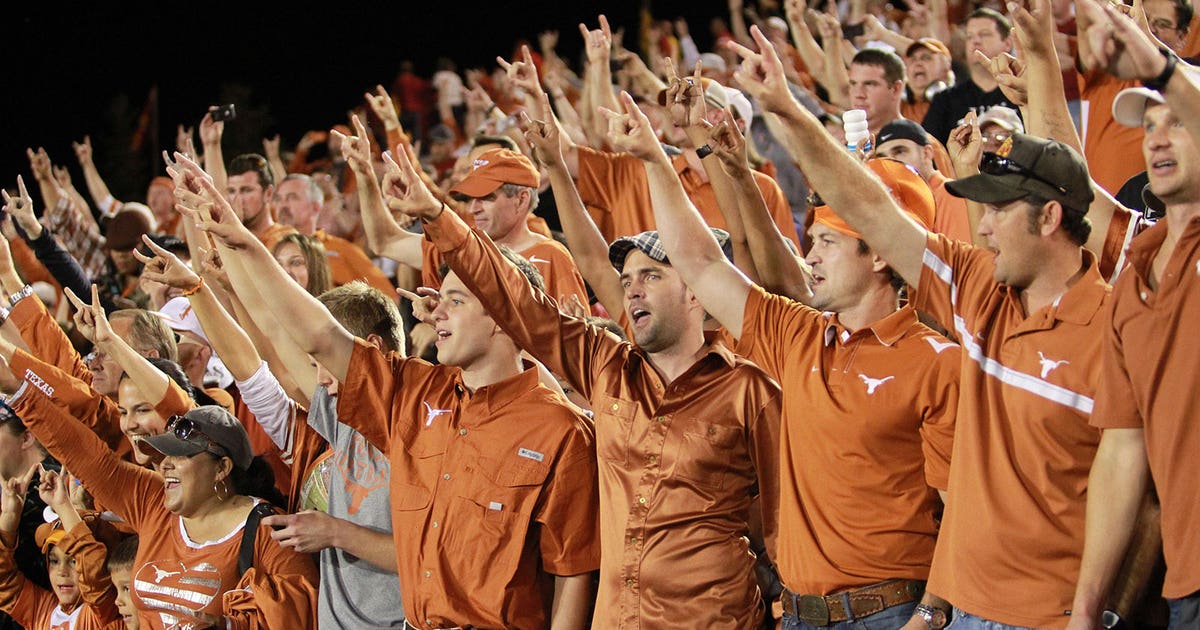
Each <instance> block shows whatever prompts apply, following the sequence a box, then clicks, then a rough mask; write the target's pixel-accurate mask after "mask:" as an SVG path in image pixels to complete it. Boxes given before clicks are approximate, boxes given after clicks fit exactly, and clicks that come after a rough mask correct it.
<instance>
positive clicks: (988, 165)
mask: <svg viewBox="0 0 1200 630" xmlns="http://www.w3.org/2000/svg"><path fill="white" fill-rule="evenodd" d="M979 172H981V173H984V174H987V175H1020V176H1022V177H1028V178H1030V179H1033V180H1037V181H1039V182H1041V183H1043V184H1045V185H1047V186H1049V187H1051V188H1053V189H1054V190H1057V191H1058V192H1059V193H1061V194H1064V195H1065V194H1067V189H1066V188H1064V187H1062V186H1060V185H1058V184H1055V183H1054V182H1051V181H1049V180H1047V179H1046V178H1044V177H1041V176H1040V175H1038V174H1037V173H1034V172H1033V171H1031V170H1029V169H1027V168H1025V167H1024V166H1021V165H1020V164H1017V163H1016V162H1014V161H1012V160H1010V159H1008V158H1006V157H1002V156H1000V155H997V154H995V153H984V154H983V159H982V160H980V162H979Z"/></svg>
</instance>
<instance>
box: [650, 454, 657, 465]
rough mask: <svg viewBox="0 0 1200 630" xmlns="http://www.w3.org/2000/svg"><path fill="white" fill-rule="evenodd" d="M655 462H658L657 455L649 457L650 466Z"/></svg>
mask: <svg viewBox="0 0 1200 630" xmlns="http://www.w3.org/2000/svg"><path fill="white" fill-rule="evenodd" d="M657 461H658V456H657V455H651V456H650V463H651V464H653V463H655V462H657Z"/></svg>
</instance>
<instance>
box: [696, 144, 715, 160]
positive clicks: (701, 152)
mask: <svg viewBox="0 0 1200 630" xmlns="http://www.w3.org/2000/svg"><path fill="white" fill-rule="evenodd" d="M712 153H713V148H712V147H711V146H709V145H707V144H704V145H701V146H700V148H698V149H696V157H698V158H700V159H701V160H703V159H704V158H706V157H708V156H710V155H712Z"/></svg>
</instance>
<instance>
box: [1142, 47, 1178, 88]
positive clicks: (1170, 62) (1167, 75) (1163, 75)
mask: <svg viewBox="0 0 1200 630" xmlns="http://www.w3.org/2000/svg"><path fill="white" fill-rule="evenodd" d="M1158 52H1159V53H1161V54H1162V56H1163V57H1165V58H1166V60H1167V65H1165V66H1163V70H1162V72H1160V73H1159V74H1158V76H1157V77H1154V78H1153V79H1142V85H1143V86H1145V87H1148V88H1150V89H1151V90H1154V91H1155V92H1160V93H1161V92H1164V91H1166V89H1167V83H1168V82H1170V80H1171V77H1172V76H1173V75H1174V74H1175V67H1176V66H1178V65H1179V57H1177V56H1176V55H1175V53H1174V52H1172V51H1171V50H1170V49H1168V48H1159V49H1158Z"/></svg>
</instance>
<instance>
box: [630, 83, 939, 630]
mask: <svg viewBox="0 0 1200 630" xmlns="http://www.w3.org/2000/svg"><path fill="white" fill-rule="evenodd" d="M622 101H623V102H624V105H625V112H624V114H623V116H622V117H621V118H620V120H619V121H618V122H619V124H620V125H621V128H622V132H623V133H622V135H621V136H618V137H617V138H616V139H612V136H611V134H610V143H611V144H612V145H613V146H614V148H619V149H621V150H624V151H628V152H629V153H631V154H633V155H636V156H637V157H639V158H640V159H642V160H644V161H645V168H646V174H647V179H648V181H649V182H650V184H651V190H652V191H653V192H652V198H653V201H654V212H655V218H656V219H657V223H658V225H659V226H660V230H659V233H660V234H661V235H662V241H663V245H664V246H665V249H666V253H667V255H668V256H669V257H670V259H671V261H672V263H673V265H674V267H675V268H676V269H678V270H679V273H680V275H681V276H682V277H683V278H684V279H685V280H686V282H687V285H688V287H689V288H691V290H692V291H694V292H695V294H696V298H697V299H698V300H699V301H700V303H701V304H702V305H703V306H704V308H705V310H707V311H708V312H709V313H710V314H711V315H713V316H714V317H715V318H716V319H717V320H718V321H720V322H721V324H722V325H724V326H725V328H726V329H727V330H728V331H729V332H730V334H731V335H733V336H735V337H738V338H739V339H740V340H739V343H738V350H739V354H741V355H743V356H745V357H746V358H748V359H750V360H752V361H754V362H755V363H757V364H758V365H760V366H762V367H763V369H764V370H766V372H767V373H768V374H770V375H771V376H772V377H773V378H775V380H777V381H778V382H780V383H787V389H786V390H785V392H784V415H783V428H782V430H781V435H780V440H781V442H782V449H781V461H780V469H781V472H782V476H781V480H780V505H779V528H778V529H779V532H780V539H779V545H778V547H779V550H778V553H777V555H776V556H774V559H775V562H776V565H777V566H778V568H779V574H780V577H781V579H782V581H783V584H784V587H785V590H784V593H783V598H782V600H783V601H782V604H783V613H784V617H783V628H784V630H801V629H805V630H807V629H811V628H817V627H825V626H831V624H832V626H831V627H834V628H847V629H849V628H852V627H868V628H885V627H890V628H897V627H900V626H901V625H903V624H904V623H905V622H907V621H908V620H909V618H910V617H911V616H912V614H913V610H914V608H915V607H916V606H917V602H918V600H920V599H921V596H922V593H923V592H924V580H925V579H926V578H927V577H928V575H929V565H930V562H931V561H932V559H933V551H934V545H935V543H936V541H937V520H938V518H939V515H940V513H941V510H942V502H941V500H940V499H939V497H938V491H939V490H941V491H944V490H945V488H946V482H947V478H948V476H949V468H950V462H949V459H950V451H951V448H952V443H953V426H954V412H955V408H956V406H957V402H958V365H959V352H958V347H957V346H956V345H955V344H953V343H951V342H949V341H947V340H946V339H945V338H944V337H941V336H940V335H938V334H937V333H935V332H933V331H932V330H930V329H929V328H927V327H926V326H924V325H922V324H921V323H919V322H918V321H917V315H916V312H915V311H914V310H912V309H911V308H907V307H906V308H900V307H899V290H900V288H901V287H902V286H903V281H902V280H900V279H899V277H897V276H895V274H893V272H892V270H891V268H889V267H888V266H887V265H886V264H884V263H883V262H882V260H880V258H879V257H878V256H876V255H875V254H874V253H873V252H871V251H870V250H869V249H868V248H867V247H866V245H865V244H864V243H863V242H862V241H861V240H860V238H859V236H858V234H857V233H855V232H854V231H853V230H852V229H850V227H849V226H847V225H846V224H845V222H843V221H842V220H841V219H840V218H839V217H838V216H837V215H836V214H834V213H833V211H832V210H831V209H830V207H829V206H824V205H821V206H818V207H816V208H815V209H814V217H815V218H814V223H813V226H812V229H811V230H810V231H809V234H810V235H811V236H812V241H813V245H812V248H811V249H810V250H809V253H808V257H807V262H808V263H809V264H810V265H811V266H812V277H813V282H812V300H811V303H812V308H810V307H809V306H805V305H803V304H800V303H798V302H794V301H792V300H789V299H787V298H784V297H780V296H775V295H771V294H769V293H767V292H766V291H765V290H763V289H762V288H761V287H759V286H756V285H754V284H753V283H751V282H750V280H749V279H748V278H746V276H745V275H743V274H742V272H740V271H739V270H738V269H737V268H735V267H734V266H733V264H732V263H730V262H729V261H728V260H727V259H726V258H725V257H724V256H723V255H722V253H721V251H720V248H719V247H718V245H717V243H716V242H715V241H714V240H713V239H712V237H711V236H710V235H709V231H708V230H707V229H706V228H705V226H704V224H703V221H702V219H701V217H700V215H699V214H698V213H697V212H696V211H695V209H694V207H693V206H692V205H691V203H690V202H689V201H688V200H687V196H686V194H685V193H684V191H683V187H682V185H681V184H680V183H679V180H678V177H677V176H676V175H675V173H674V171H673V169H672V168H671V165H670V162H669V161H668V159H667V156H666V154H664V153H663V152H662V149H661V147H660V146H659V144H658V142H657V141H656V140H655V138H654V136H653V132H652V131H651V129H650V127H649V123H648V121H647V120H646V118H645V116H644V115H642V114H641V112H639V111H638V110H637V108H636V106H635V105H634V103H633V100H632V99H630V98H629V97H628V95H622ZM611 124H612V123H610V128H611ZM869 165H870V168H871V170H872V171H873V172H874V173H876V174H878V175H879V176H880V177H881V178H882V179H883V181H884V182H885V183H886V185H887V186H888V187H889V189H890V190H891V191H892V194H893V195H894V196H895V197H896V198H897V201H898V202H899V203H900V204H901V205H902V206H903V207H904V209H905V210H907V211H908V212H909V213H910V214H911V215H912V216H913V217H914V218H915V219H916V220H917V221H918V222H920V223H921V224H923V225H928V224H929V223H930V222H931V221H932V219H933V198H932V196H931V195H930V193H929V187H928V186H926V184H925V182H924V180H922V179H921V177H920V176H919V175H917V173H916V172H914V171H913V170H912V169H911V168H910V167H908V166H907V165H905V164H904V163H902V162H897V161H895V160H890V159H877V160H872V161H871V162H870V163H869ZM808 180H809V182H810V184H811V185H812V186H813V188H814V190H816V191H817V192H818V193H820V192H821V191H822V190H828V189H829V188H830V187H836V186H841V185H842V184H843V182H842V180H840V179H826V180H820V179H817V178H813V177H808ZM858 624H865V626H862V625H858Z"/></svg>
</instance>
